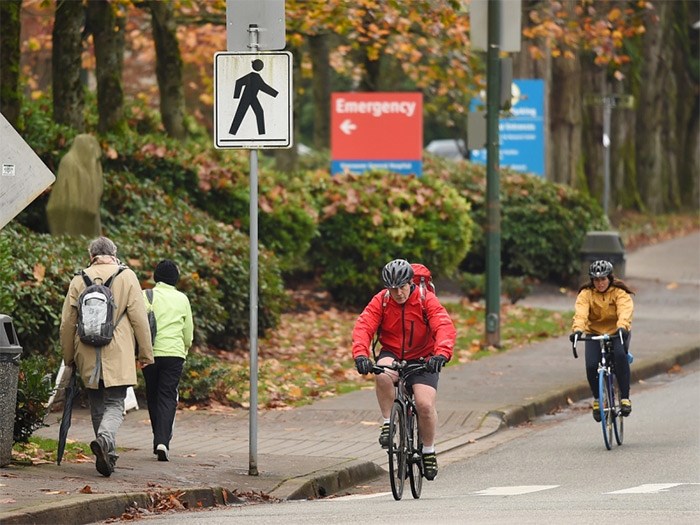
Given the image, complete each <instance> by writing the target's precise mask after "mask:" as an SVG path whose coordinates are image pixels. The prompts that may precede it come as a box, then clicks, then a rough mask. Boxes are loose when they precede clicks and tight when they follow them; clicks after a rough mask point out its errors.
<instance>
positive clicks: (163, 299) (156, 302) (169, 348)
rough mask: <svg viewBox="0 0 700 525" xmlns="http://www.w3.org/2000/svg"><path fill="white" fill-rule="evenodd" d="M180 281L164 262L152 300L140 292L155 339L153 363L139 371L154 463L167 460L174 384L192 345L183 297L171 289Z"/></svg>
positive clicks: (186, 301) (188, 311) (172, 265)
mask: <svg viewBox="0 0 700 525" xmlns="http://www.w3.org/2000/svg"><path fill="white" fill-rule="evenodd" d="M179 278H180V271H179V270H178V268H177V265H176V264H175V263H174V262H173V261H171V260H168V259H165V260H162V261H160V262H159V263H158V266H156V270H155V273H154V274H153V280H154V281H155V283H156V285H155V287H154V288H153V291H152V294H153V300H152V302H151V301H149V299H148V297H147V290H144V292H143V293H144V300H145V301H146V310H147V311H149V312H150V311H151V310H152V311H153V313H154V314H155V320H156V327H157V330H156V336H155V340H154V341H153V357H154V360H155V363H154V364H152V365H149V366H147V367H145V368H143V369H142V372H143V377H144V379H145V380H146V401H147V403H148V415H149V416H150V418H151V428H152V430H153V454H155V455H156V456H158V461H169V459H170V440H171V439H172V437H173V425H174V424H175V411H176V410H177V402H178V385H179V384H180V376H181V375H182V368H183V366H184V364H185V358H186V357H187V351H188V350H189V348H190V346H192V338H193V333H194V323H193V322H192V308H191V307H190V301H189V299H188V298H187V296H186V295H185V294H184V293H182V292H180V291H178V290H177V289H176V288H175V285H176V284H177V281H178V280H179Z"/></svg>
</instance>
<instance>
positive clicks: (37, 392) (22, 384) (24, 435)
mask: <svg viewBox="0 0 700 525" xmlns="http://www.w3.org/2000/svg"><path fill="white" fill-rule="evenodd" d="M52 370H53V367H52V366H51V364H50V360H48V359H46V358H45V357H42V356H37V355H34V356H30V357H28V358H23V359H22V360H21V361H20V370H19V376H18V380H17V405H16V408H15V426H14V433H13V439H14V442H15V443H28V442H29V438H30V436H31V435H32V434H33V433H34V431H35V430H36V429H38V428H41V427H43V426H46V425H44V418H45V417H46V403H47V402H48V400H49V397H50V396H51V391H52V388H53V386H52V383H51V377H52Z"/></svg>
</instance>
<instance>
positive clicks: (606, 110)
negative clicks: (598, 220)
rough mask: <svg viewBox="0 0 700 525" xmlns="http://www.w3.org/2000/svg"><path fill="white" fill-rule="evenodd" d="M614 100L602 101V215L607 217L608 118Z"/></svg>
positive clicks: (608, 171) (608, 195)
mask: <svg viewBox="0 0 700 525" xmlns="http://www.w3.org/2000/svg"><path fill="white" fill-rule="evenodd" d="M613 104H614V99H613V98H612V97H605V98H604V99H603V148H605V149H604V154H605V160H604V167H603V169H604V172H603V213H605V216H606V217H608V203H609V202H610V117H611V114H612V107H613Z"/></svg>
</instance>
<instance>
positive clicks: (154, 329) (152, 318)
mask: <svg viewBox="0 0 700 525" xmlns="http://www.w3.org/2000/svg"><path fill="white" fill-rule="evenodd" d="M144 295H145V296H146V314H148V326H149V327H150V329H151V344H153V343H155V342H156V334H157V333H158V325H157V324H156V314H155V312H154V311H153V288H148V289H146V290H144Z"/></svg>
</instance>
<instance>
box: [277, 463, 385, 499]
mask: <svg viewBox="0 0 700 525" xmlns="http://www.w3.org/2000/svg"><path fill="white" fill-rule="evenodd" d="M384 474H386V471H385V470H384V469H383V468H381V467H380V466H379V465H377V464H376V463H374V462H373V461H360V462H356V463H354V464H351V465H349V466H347V467H345V468H340V469H338V470H322V471H319V472H317V473H314V474H313V475H311V476H302V477H298V478H292V479H289V480H286V481H285V482H284V483H282V485H281V486H280V487H278V488H276V489H275V490H273V491H272V492H271V493H270V495H271V496H273V497H276V498H279V499H284V500H297V499H318V498H324V497H326V496H330V495H332V494H336V493H337V492H340V491H341V490H345V489H348V488H350V487H352V486H354V485H357V484H358V483H363V482H365V481H371V480H373V479H376V478H377V477H379V476H382V475H384Z"/></svg>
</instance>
